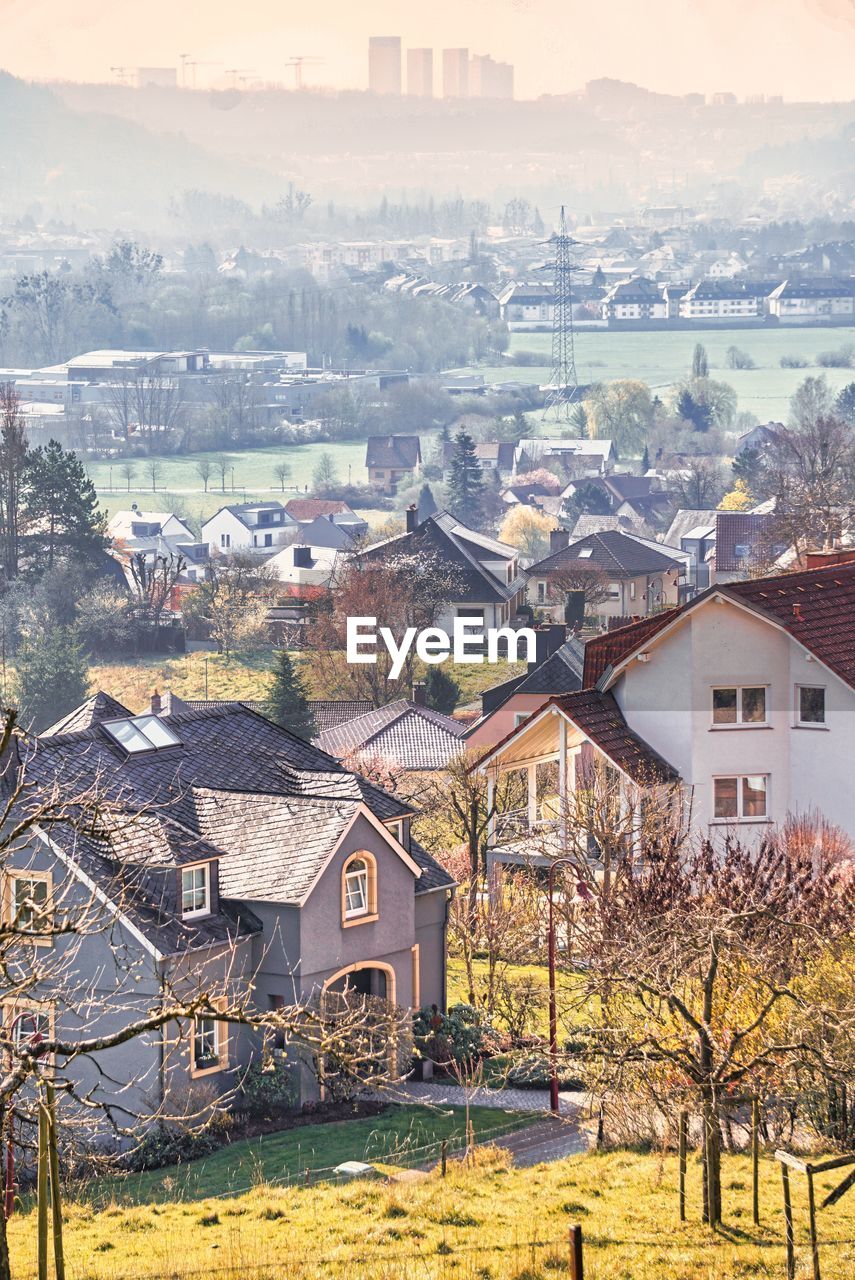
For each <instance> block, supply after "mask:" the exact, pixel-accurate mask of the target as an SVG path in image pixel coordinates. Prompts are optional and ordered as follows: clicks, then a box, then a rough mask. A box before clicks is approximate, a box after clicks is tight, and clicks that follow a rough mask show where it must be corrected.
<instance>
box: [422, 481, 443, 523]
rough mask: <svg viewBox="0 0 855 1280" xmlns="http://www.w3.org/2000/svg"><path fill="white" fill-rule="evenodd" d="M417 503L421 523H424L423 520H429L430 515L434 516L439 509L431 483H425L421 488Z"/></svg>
mask: <svg viewBox="0 0 855 1280" xmlns="http://www.w3.org/2000/svg"><path fill="white" fill-rule="evenodd" d="M417 505H418V509H419V510H418V517H419V524H422V522H423V521H425V520H427V518H428V516H432V515H433V513H434V512H435V511H438V510H439V508H438V507H437V505H436V500H435V499H434V496H433V490H432V489H431V487H430V485H429V484H423V485H422V487H421V489H420V490H419V496H418V500H417Z"/></svg>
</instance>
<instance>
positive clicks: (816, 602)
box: [582, 562, 855, 689]
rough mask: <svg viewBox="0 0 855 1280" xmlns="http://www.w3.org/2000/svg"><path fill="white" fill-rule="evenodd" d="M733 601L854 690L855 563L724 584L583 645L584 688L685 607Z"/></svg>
mask: <svg viewBox="0 0 855 1280" xmlns="http://www.w3.org/2000/svg"><path fill="white" fill-rule="evenodd" d="M711 593H715V594H718V595H722V596H725V597H730V598H732V599H734V600H738V601H740V602H742V603H744V604H746V605H747V606H748V607H749V608H751V609H756V610H757V611H758V612H760V613H763V614H766V615H767V616H768V617H769V618H771V619H773V620H774V621H775V622H777V623H778V624H779V625H780V626H782V627H784V628H785V629H786V630H787V631H788V632H789V633H790V635H791V636H792V637H793V638H794V639H795V640H798V642H799V644H803V645H804V647H805V648H806V649H809V650H810V652H811V653H813V654H815V656H816V657H817V658H819V660H820V661H821V662H824V663H825V665H826V666H827V667H828V668H829V669H830V670H832V671H834V672H836V674H837V675H839V676H840V677H841V679H843V680H845V681H846V683H847V684H850V685H852V686H853V687H855V563H852V562H850V563H848V564H833V565H826V566H825V567H823V568H821V569H806V570H804V571H803V572H801V573H782V574H777V575H776V576H775V577H773V578H750V579H748V580H746V581H745V582H728V583H720V584H718V585H717V586H714V587H711V588H710V591H709V592H704V595H703V596H699V597H697V599H696V600H693V601H692V602H691V603H690V604H688V605H683V606H682V607H681V608H679V609H666V610H664V611H663V612H662V613H656V614H653V615H652V616H651V617H649V618H642V619H641V620H640V621H639V622H631V623H630V624H629V625H628V626H626V627H618V628H617V629H616V630H615V631H610V632H608V633H607V634H606V635H603V636H597V637H595V638H594V639H593V640H589V641H588V643H587V644H586V646H585V669H584V673H583V679H582V685H583V688H584V689H592V688H593V687H594V686H595V685H596V683H597V681H598V680H599V679H600V676H601V675H602V674H603V672H604V671H605V670H606V668H607V667H609V666H617V664H618V663H619V662H622V661H623V659H624V658H627V657H628V656H629V655H630V654H631V653H633V652H634V650H635V649H637V648H639V647H640V646H641V645H642V644H644V643H645V642H646V641H648V640H650V639H651V638H652V637H653V636H655V635H656V634H657V633H658V632H659V631H661V630H662V628H663V627H665V626H667V624H668V623H670V622H672V621H673V620H674V619H675V618H677V617H679V616H680V614H682V613H685V611H686V610H687V609H692V608H694V607H695V605H696V604H697V603H698V602H699V601H700V600H702V599H705V598H706V597H707V596H708V595H709V594H711Z"/></svg>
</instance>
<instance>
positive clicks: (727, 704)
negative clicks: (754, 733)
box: [712, 685, 767, 725]
mask: <svg viewBox="0 0 855 1280" xmlns="http://www.w3.org/2000/svg"><path fill="white" fill-rule="evenodd" d="M712 722H713V724H714V725H740V724H741V725H752V724H755V725H756V724H766V723H767V719H766V686H765V685H737V686H730V687H727V688H723V689H713V691H712Z"/></svg>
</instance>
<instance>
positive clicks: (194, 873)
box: [181, 862, 211, 920]
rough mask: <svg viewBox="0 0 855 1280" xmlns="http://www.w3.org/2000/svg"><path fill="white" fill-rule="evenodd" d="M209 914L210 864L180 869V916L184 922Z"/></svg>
mask: <svg viewBox="0 0 855 1280" xmlns="http://www.w3.org/2000/svg"><path fill="white" fill-rule="evenodd" d="M210 914H211V864H210V863H209V862H200V863H198V864H197V865H196V866H193V867H182V869H181V915H182V918H183V919H184V920H191V919H193V918H194V917H195V916H208V915H210Z"/></svg>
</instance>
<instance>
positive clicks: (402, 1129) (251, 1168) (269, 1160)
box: [91, 1105, 531, 1204]
mask: <svg viewBox="0 0 855 1280" xmlns="http://www.w3.org/2000/svg"><path fill="white" fill-rule="evenodd" d="M470 1119H471V1121H472V1123H473V1125H474V1126H475V1133H476V1136H477V1137H478V1138H479V1140H486V1139H487V1138H489V1137H490V1135H491V1134H498V1133H500V1132H501V1133H505V1132H511V1131H512V1130H513V1129H518V1128H523V1127H524V1126H525V1125H527V1124H530V1123H531V1117H530V1116H529V1115H527V1114H526V1113H525V1112H509V1111H502V1110H499V1109H497V1108H494V1107H472V1108H470ZM465 1132H466V1113H465V1111H464V1109H463V1108H462V1107H427V1106H425V1107H421V1106H398V1105H394V1106H390V1107H389V1108H388V1109H387V1110H386V1111H384V1112H383V1113H382V1115H379V1116H372V1117H371V1118H370V1119H363V1120H342V1121H338V1122H335V1123H332V1124H312V1125H305V1126H302V1127H300V1128H297V1129H286V1130H284V1131H282V1132H279V1133H269V1134H265V1135H263V1136H261V1137H258V1138H248V1139H244V1140H242V1141H240V1142H234V1143H232V1144H231V1145H230V1146H227V1147H223V1148H221V1149H220V1150H219V1151H215V1152H214V1154H213V1155H210V1156H205V1157H204V1158H203V1159H201V1160H192V1161H190V1162H189V1163H188V1164H185V1165H171V1166H169V1167H168V1168H165V1169H151V1170H149V1171H147V1172H145V1173H140V1174H131V1175H130V1176H129V1177H128V1178H126V1179H122V1180H121V1181H111V1182H107V1183H95V1184H93V1186H92V1188H91V1194H92V1197H93V1199H94V1200H95V1201H97V1202H98V1203H103V1202H104V1197H105V1195H106V1196H107V1197H108V1198H116V1199H118V1200H120V1201H121V1202H122V1203H123V1204H125V1203H127V1204H146V1203H150V1202H152V1201H163V1200H183V1201H189V1200H204V1199H206V1198H208V1197H212V1196H226V1195H235V1194H237V1193H240V1192H242V1191H249V1190H251V1189H252V1188H253V1187H255V1186H258V1185H259V1184H260V1183H265V1182H267V1183H277V1182H278V1183H286V1182H289V1181H292V1180H295V1179H298V1178H299V1179H300V1180H301V1181H302V1180H303V1177H304V1173H305V1170H306V1169H310V1170H312V1171H318V1170H327V1171H328V1172H329V1171H331V1170H332V1169H334V1168H335V1166H336V1165H339V1164H342V1163H343V1162H344V1161H345V1160H364V1161H366V1162H368V1163H376V1164H383V1165H387V1164H389V1165H393V1166H400V1165H404V1164H417V1163H418V1164H424V1163H426V1162H429V1161H430V1160H432V1159H433V1158H434V1157H435V1155H436V1154H437V1151H436V1147H437V1144H438V1143H439V1142H440V1141H441V1140H442V1139H443V1138H448V1139H449V1141H450V1142H451V1143H452V1145H453V1144H454V1143H455V1142H460V1141H461V1140H462V1139H463V1138H464V1136H465Z"/></svg>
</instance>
